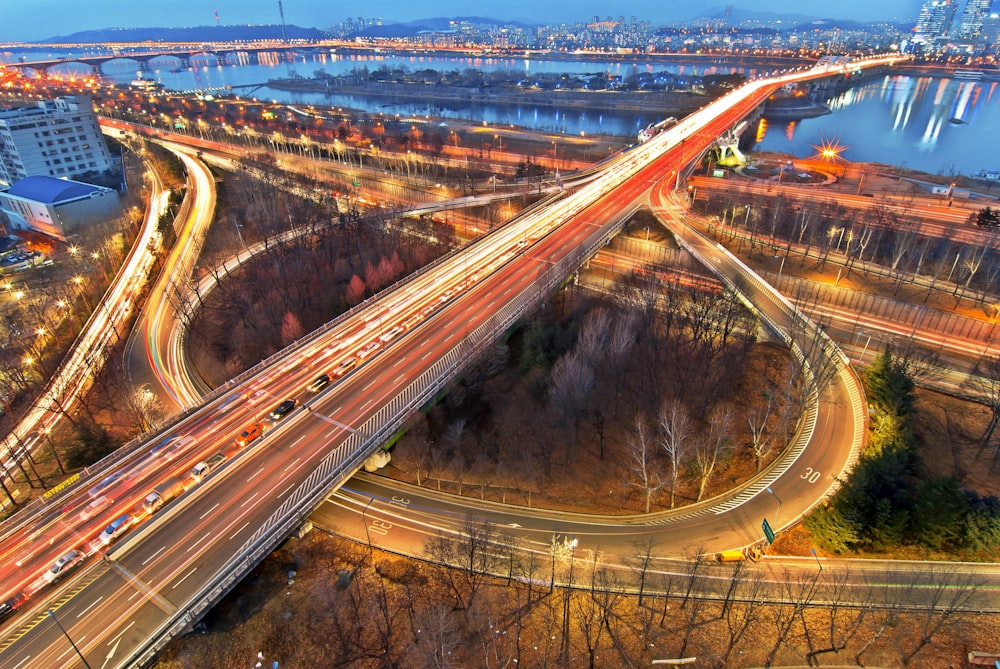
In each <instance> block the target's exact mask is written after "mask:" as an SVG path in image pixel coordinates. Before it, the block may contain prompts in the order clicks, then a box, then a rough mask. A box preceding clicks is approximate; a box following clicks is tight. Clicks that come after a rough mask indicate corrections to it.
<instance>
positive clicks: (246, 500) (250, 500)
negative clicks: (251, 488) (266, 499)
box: [240, 493, 257, 509]
mask: <svg viewBox="0 0 1000 669" xmlns="http://www.w3.org/2000/svg"><path fill="white" fill-rule="evenodd" d="M256 496H257V493H254V494H252V495H250V496H249V497H247V498H246V499H245V500H243V503H242V504H240V508H241V509H242V508H243V507H245V506H246V505H247V504H249V503H250V502H252V501H253V498H254V497H256Z"/></svg>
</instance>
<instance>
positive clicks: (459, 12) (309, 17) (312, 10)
mask: <svg viewBox="0 0 1000 669" xmlns="http://www.w3.org/2000/svg"><path fill="white" fill-rule="evenodd" d="M723 7H724V3H721V2H715V1H714V0H706V1H704V2H700V3H698V4H697V5H693V6H692V5H674V6H671V5H665V6H663V7H662V8H660V9H657V8H656V7H653V6H650V5H648V4H645V3H639V2H626V3H619V4H616V5H614V6H613V7H611V6H609V5H607V4H606V3H599V2H589V3H583V4H581V3H578V2H574V3H569V2H564V1H562V0H560V1H557V2H553V3H549V4H548V5H547V6H546V8H545V10H544V13H541V12H539V11H537V6H535V5H531V4H528V3H519V2H509V1H504V2H500V1H497V0H487V1H486V2H483V3H478V4H477V5H475V6H474V7H470V6H468V5H467V4H465V3H462V2H456V1H454V0H447V1H440V2H435V3H402V2H396V1H395V0H392V1H390V2H387V3H383V4H381V5H380V6H379V7H378V12H377V13H373V12H372V11H371V10H370V9H363V10H361V9H359V10H358V11H355V12H353V13H351V14H348V13H347V12H346V11H344V10H343V9H342V8H334V7H331V6H329V5H320V4H319V3H313V2H305V3H303V2H296V1H295V0H292V1H291V2H286V3H284V12H285V19H286V21H287V22H288V23H289V24H294V25H298V26H302V27H315V28H321V29H325V28H329V26H330V25H331V24H334V23H338V22H340V21H343V20H344V19H345V18H347V16H349V15H350V16H356V15H363V16H366V17H368V16H371V17H373V18H374V17H376V16H379V17H381V18H382V19H383V20H385V21H386V22H407V21H414V20H419V19H425V18H432V17H436V16H473V15H474V16H481V17H486V18H493V19H497V20H509V21H518V22H524V23H551V22H576V21H586V20H589V19H591V18H592V17H593V16H602V17H603V16H608V15H614V16H621V15H624V16H635V17H636V18H638V19H639V20H648V21H650V22H653V23H655V24H664V23H670V22H683V21H687V20H690V19H692V18H695V17H697V16H698V15H699V14H701V13H708V12H711V13H714V12H716V11H722V9H723ZM734 8H735V9H737V10H747V11H754V12H776V13H782V14H797V15H809V16H816V17H817V18H834V19H850V20H858V21H874V20H880V19H890V18H897V19H904V18H905V19H912V18H914V17H916V15H917V12H918V11H919V9H920V3H919V2H915V1H914V0H889V1H888V2H883V3H878V4H874V5H873V4H872V3H867V2H862V1H861V0H848V1H845V2H842V3H839V4H838V5H837V6H836V8H831V7H829V6H826V5H818V4H817V5H809V6H805V7H804V6H803V5H802V3H798V2H796V1H795V0H743V1H742V2H740V3H739V4H737V5H735V7H734ZM213 10H215V11H218V16H219V22H220V23H221V24H222V25H243V24H276V23H279V22H280V17H279V15H278V7H277V2H276V1H275V2H270V1H268V2H258V3H256V4H255V5H253V6H247V5H246V4H244V3H241V2H238V1H236V0H220V1H218V2H214V3H211V4H206V3H203V2H197V1H196V0H177V1H176V2H172V3H169V4H163V5H153V6H150V5H122V4H120V3H114V2H111V0H99V1H98V2H97V3H88V4H87V5H86V6H84V5H81V4H80V3H78V2H74V1H72V0H39V1H38V2H35V3H31V4H29V3H26V2H16V3H11V4H5V6H4V7H3V8H2V9H0V26H3V27H2V28H0V41H8V42H12V41H39V40H45V39H48V38H51V37H55V36H59V35H68V34H71V33H74V32H77V31H81V30H92V29H102V28H112V27H122V28H147V27H191V26H206V25H212V24H214V23H215V15H214V14H213Z"/></svg>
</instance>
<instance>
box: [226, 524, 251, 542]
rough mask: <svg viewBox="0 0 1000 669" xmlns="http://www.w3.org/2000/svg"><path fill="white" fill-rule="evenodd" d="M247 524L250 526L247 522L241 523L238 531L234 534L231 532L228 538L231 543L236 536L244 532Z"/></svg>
mask: <svg viewBox="0 0 1000 669" xmlns="http://www.w3.org/2000/svg"><path fill="white" fill-rule="evenodd" d="M249 524H250V521H249V520H248V521H247V522H245V523H243V525H241V526H240V529H238V530H236V531H235V532H233V534H232V535H231V536H230V537H229V540H230V541H232V540H233V539H235V538H236V535H237V534H239V533H240V532H242V531H243V530H245V529H246V528H247V525H249Z"/></svg>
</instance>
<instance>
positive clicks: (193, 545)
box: [187, 532, 212, 553]
mask: <svg viewBox="0 0 1000 669" xmlns="http://www.w3.org/2000/svg"><path fill="white" fill-rule="evenodd" d="M210 536H212V533H211V532H205V536H203V537H202V538H201V539H198V541H196V542H194V543H193V544H191V545H190V546H188V549H187V552H188V553H190V552H191V551H193V550H194V549H195V547H196V546H197V545H198V544H200V543H201V542H202V541H204V540H205V539H208V538H209V537H210Z"/></svg>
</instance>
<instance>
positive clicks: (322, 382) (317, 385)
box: [309, 374, 330, 393]
mask: <svg viewBox="0 0 1000 669" xmlns="http://www.w3.org/2000/svg"><path fill="white" fill-rule="evenodd" d="M328 385H330V375H329V374H322V375H320V376H317V377H316V379H315V380H314V381H313V382H312V383H310V384H309V392H311V393H318V392H319V391H321V390H323V389H324V388H326V387H327V386H328Z"/></svg>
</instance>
